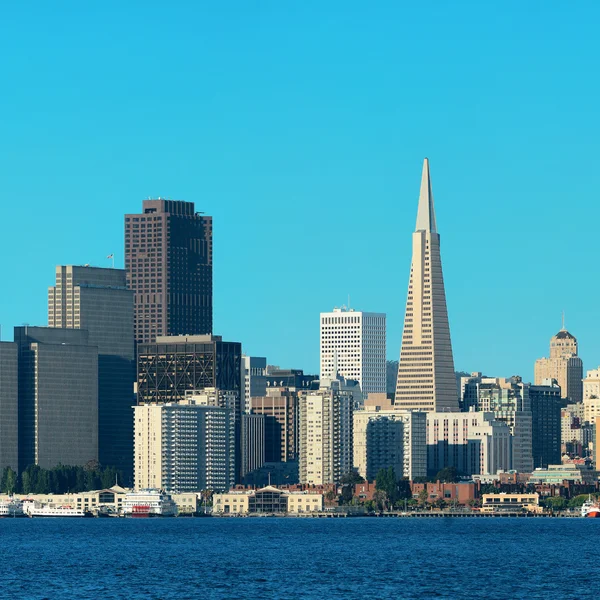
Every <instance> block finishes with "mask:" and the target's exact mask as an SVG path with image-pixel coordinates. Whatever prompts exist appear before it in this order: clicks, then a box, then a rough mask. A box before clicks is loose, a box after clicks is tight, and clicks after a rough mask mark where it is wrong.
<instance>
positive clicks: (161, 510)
mask: <svg viewBox="0 0 600 600" xmlns="http://www.w3.org/2000/svg"><path fill="white" fill-rule="evenodd" d="M123 514H124V515H125V516H126V517H133V518H148V517H174V516H176V515H177V504H175V502H174V501H173V499H172V498H171V496H170V495H169V494H166V493H165V492H163V491H162V490H158V489H155V488H148V489H144V490H138V491H137V492H129V493H128V494H125V499H124V500H123Z"/></svg>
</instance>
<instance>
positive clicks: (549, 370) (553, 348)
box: [534, 327, 583, 402]
mask: <svg viewBox="0 0 600 600" xmlns="http://www.w3.org/2000/svg"><path fill="white" fill-rule="evenodd" d="M577 352H578V345H577V338H576V337H575V336H574V335H572V334H571V333H569V332H568V331H567V330H566V329H565V328H564V327H563V328H562V329H561V330H560V331H559V332H558V333H557V334H556V335H554V336H552V338H551V339H550V357H549V358H538V359H537V360H536V361H535V370H534V378H535V385H543V381H544V379H556V381H557V382H558V385H560V389H561V393H562V397H563V398H568V399H569V400H570V401H571V402H581V401H582V400H583V383H582V379H583V362H582V360H581V358H579V356H578V355H577Z"/></svg>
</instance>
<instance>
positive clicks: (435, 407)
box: [395, 159, 458, 412]
mask: <svg viewBox="0 0 600 600" xmlns="http://www.w3.org/2000/svg"><path fill="white" fill-rule="evenodd" d="M395 404H396V405H397V406H398V407H399V408H402V409H406V410H417V411H425V412H434V411H444V410H447V411H458V396H457V390H456V379H455V375H454V360H453V357H452V344H451V341H450V326H449V323H448V311H447V307H446V292H445V289H444V277H443V274H442V260H441V255H440V235H439V234H438V232H437V227H436V219H435V211H434V205H433V193H432V191H431V181H430V177H429V161H428V160H427V159H425V161H424V163H423V174H422V178H421V191H420V195H419V208H418V212H417V224H416V228H415V232H414V233H413V244H412V263H411V268H410V279H409V284H408V298H407V300H406V313H405V317H404V332H403V335H402V347H401V350H400V361H399V366H398V382H397V385H396V399H395Z"/></svg>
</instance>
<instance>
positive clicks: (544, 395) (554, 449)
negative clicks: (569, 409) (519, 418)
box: [529, 379, 562, 469]
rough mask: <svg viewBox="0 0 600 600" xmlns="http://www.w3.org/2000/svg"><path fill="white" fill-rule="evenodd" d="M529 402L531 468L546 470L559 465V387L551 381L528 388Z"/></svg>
mask: <svg viewBox="0 0 600 600" xmlns="http://www.w3.org/2000/svg"><path fill="white" fill-rule="evenodd" d="M529 401H530V402H531V419H532V427H531V447H532V453H533V468H534V469H537V468H541V469H546V468H548V465H557V464H560V443H561V440H560V433H561V431H560V430H561V420H560V415H561V408H562V400H561V397H560V386H558V385H557V384H556V382H555V381H553V380H551V379H550V380H546V381H545V382H544V385H532V386H530V387H529Z"/></svg>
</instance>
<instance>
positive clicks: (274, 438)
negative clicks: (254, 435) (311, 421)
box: [250, 387, 300, 462]
mask: <svg viewBox="0 0 600 600" xmlns="http://www.w3.org/2000/svg"><path fill="white" fill-rule="evenodd" d="M250 410H251V412H252V414H256V415H263V416H264V417H265V461H266V462H288V461H294V460H298V454H299V450H298V446H299V437H300V434H299V401H298V392H297V391H296V390H295V389H293V388H285V387H284V388H278V387H269V388H267V389H266V394H265V395H264V396H258V397H253V398H250Z"/></svg>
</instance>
